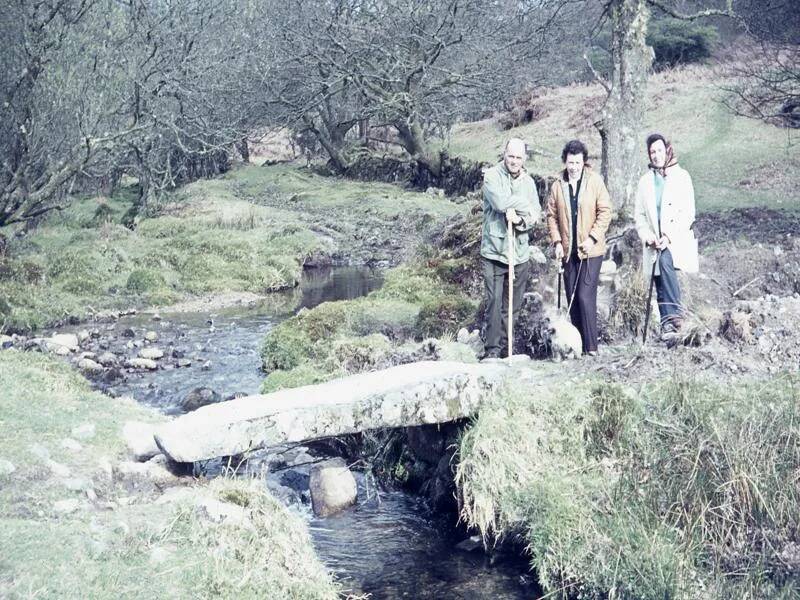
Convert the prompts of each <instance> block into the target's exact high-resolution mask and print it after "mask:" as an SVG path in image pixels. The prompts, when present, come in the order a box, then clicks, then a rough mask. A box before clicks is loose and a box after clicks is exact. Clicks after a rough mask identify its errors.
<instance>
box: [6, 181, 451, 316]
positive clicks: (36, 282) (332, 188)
mask: <svg viewBox="0 0 800 600" xmlns="http://www.w3.org/2000/svg"><path fill="white" fill-rule="evenodd" d="M132 202H133V192H132V189H131V188H124V189H122V190H121V191H120V192H119V193H118V194H117V195H116V196H114V197H113V198H86V197H80V198H75V199H73V201H72V203H71V204H70V205H69V207H68V208H67V209H65V210H64V211H61V212H58V213H54V214H52V215H50V216H49V218H48V219H46V220H45V221H44V222H43V223H42V224H41V225H40V226H39V227H38V228H37V229H36V230H34V231H33V232H31V233H29V234H27V235H25V236H23V237H22V238H19V239H17V238H12V243H11V248H10V252H9V255H8V256H7V257H6V258H3V259H0V299H2V300H4V301H5V302H6V303H7V304H8V305H9V307H7V308H6V307H5V305H2V306H0V329H2V328H3V327H5V328H7V329H20V330H27V331H29V330H36V329H38V328H41V327H43V326H44V325H46V324H48V323H51V322H54V321H57V320H59V319H62V318H64V317H65V316H69V315H75V316H78V317H85V316H87V315H89V314H91V313H92V312H94V311H97V310H101V309H114V308H127V307H130V306H132V305H133V306H151V305H155V306H163V305H168V304H172V303H174V302H176V301H179V300H182V299H186V298H188V297H193V296H207V295H212V294H216V293H219V292H226V291H234V292H235V291H245V292H254V293H258V294H265V293H268V292H270V291H274V290H278V289H284V288H286V287H291V286H294V285H296V283H297V282H298V281H299V278H300V275H301V268H302V264H303V263H304V262H305V260H306V259H307V257H309V256H310V255H312V254H315V253H319V252H328V253H331V252H334V251H337V250H339V251H341V250H345V251H346V250H347V249H349V248H350V247H352V246H353V244H354V242H353V240H354V239H355V238H356V236H361V235H363V234H364V232H371V233H374V232H376V231H380V230H383V231H388V232H391V229H392V228H394V227H395V226H396V223H398V222H400V219H403V223H405V224H406V225H407V224H409V223H411V224H414V226H416V227H417V228H418V229H419V230H420V231H422V230H423V229H425V228H426V227H428V226H429V225H430V224H431V223H433V222H435V221H438V220H439V219H441V218H443V217H445V216H449V215H452V214H455V213H457V212H459V211H461V210H463V207H460V206H459V205H456V204H453V203H451V202H449V201H448V200H447V199H442V198H438V197H432V196H430V195H426V194H419V193H412V192H406V191H403V190H401V189H399V188H398V187H396V186H392V185H388V184H375V185H373V184H366V183H360V182H349V181H345V180H340V179H335V178H326V177H321V176H319V175H314V174H312V173H310V172H309V171H307V170H303V169H299V168H297V167H293V166H275V167H257V166H246V167H241V168H238V169H236V170H234V171H232V172H230V173H228V174H226V175H225V176H224V177H220V178H217V179H211V180H203V181H197V182H194V183H192V184H190V185H187V186H185V187H183V188H181V189H179V190H177V191H176V192H174V193H173V194H170V195H168V196H166V197H165V198H164V199H163V200H161V201H160V202H159V203H158V204H157V205H155V206H152V207H150V209H149V210H148V215H149V216H143V217H141V218H140V219H139V220H138V222H137V224H136V228H135V229H134V230H133V231H131V230H130V229H127V228H126V227H124V226H122V225H121V224H120V222H121V220H122V216H123V215H124V214H125V213H126V212H127V211H128V209H129V208H130V206H131V204H132Z"/></svg>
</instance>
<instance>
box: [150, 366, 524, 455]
mask: <svg viewBox="0 0 800 600" xmlns="http://www.w3.org/2000/svg"><path fill="white" fill-rule="evenodd" d="M517 358H520V359H523V360H524V359H526V358H527V357H523V356H520V357H514V359H512V362H511V364H510V365H509V364H508V363H507V362H506V361H502V362H500V361H498V362H491V363H480V364H468V363H460V362H448V361H441V362H439V361H424V362H417V363H410V364H405V365H400V366H397V367H391V368H389V369H384V370H382V371H375V372H371V373H361V374H358V375H350V376H347V377H343V378H341V379H336V380H333V381H329V382H327V383H321V384H317V385H308V386H304V387H299V388H291V389H285V390H280V391H277V392H273V393H271V394H258V395H253V396H245V397H243V398H237V399H234V400H228V401H226V402H221V403H219V404H212V405H209V406H204V407H202V408H199V409H198V410H196V411H194V412H191V413H188V414H185V415H182V416H180V417H177V418H175V419H174V420H172V421H170V422H168V423H165V424H164V425H162V426H160V427H159V428H158V431H157V432H156V433H155V441H156V443H157V444H158V447H159V448H160V449H161V451H162V452H164V454H165V455H166V456H167V457H169V458H170V459H172V460H173V461H176V462H194V461H199V460H208V459H211V458H217V457H220V456H232V455H236V454H241V453H244V452H248V451H251V450H256V449H259V448H266V447H270V446H277V445H281V444H285V443H288V442H305V441H310V440H314V439H318V438H323V437H331V436H338V435H344V434H348V433H356V432H360V431H366V430H369V429H383V428H394V427H407V426H413V425H428V424H434V423H446V422H449V421H454V420H457V419H462V418H465V417H469V416H472V415H474V414H476V412H477V411H478V409H479V408H480V407H481V406H482V405H484V404H486V403H488V402H491V401H492V399H493V398H495V397H496V392H497V390H498V388H499V386H500V385H502V383H503V381H505V380H506V378H507V377H509V376H511V375H512V374H513V373H515V372H517V370H516V369H514V365H515V364H516V360H515V359H517Z"/></svg>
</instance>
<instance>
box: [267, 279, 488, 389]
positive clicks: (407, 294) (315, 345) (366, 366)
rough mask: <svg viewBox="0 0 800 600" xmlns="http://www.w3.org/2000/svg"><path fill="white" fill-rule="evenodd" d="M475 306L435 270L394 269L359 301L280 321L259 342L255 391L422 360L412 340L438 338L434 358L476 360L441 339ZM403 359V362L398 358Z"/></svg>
mask: <svg viewBox="0 0 800 600" xmlns="http://www.w3.org/2000/svg"><path fill="white" fill-rule="evenodd" d="M477 308H478V305H477V302H475V301H474V300H472V299H470V298H468V297H466V296H464V295H463V294H462V293H461V291H460V290H459V289H458V288H457V287H456V286H454V285H453V284H452V283H450V282H447V281H445V280H443V279H442V278H441V277H440V276H439V275H438V274H437V272H436V271H435V270H434V269H431V268H427V267H425V266H417V267H410V266H407V267H399V268H396V269H392V270H390V271H388V272H387V274H386V280H385V282H384V284H383V286H382V287H381V288H380V289H379V290H376V291H374V292H372V293H370V294H369V295H368V296H366V297H365V298H359V299H356V300H344V301H339V302H326V303H324V304H321V305H320V306H317V307H315V308H313V309H310V310H304V311H302V312H300V313H299V314H297V315H295V316H293V317H291V318H289V319H287V320H286V321H283V322H282V323H280V324H279V325H278V326H276V327H275V328H274V329H272V330H271V331H270V332H269V333H268V334H267V336H266V337H265V339H264V343H263V345H262V348H261V356H262V361H263V366H264V370H265V371H267V373H268V375H267V378H266V379H265V380H264V382H263V384H262V388H261V391H262V392H263V393H268V392H272V391H276V390H279V389H282V388H288V387H298V386H302V385H309V384H312V383H320V382H323V381H328V380H330V379H333V378H335V377H342V376H345V375H348V374H352V373H359V372H362V371H369V370H375V369H378V368H383V367H387V366H391V365H392V364H398V360H403V361H404V362H411V361H412V360H413V359H414V358H412V357H414V355H415V354H416V357H415V359H416V360H424V359H425V358H427V357H426V356H425V354H424V350H423V351H420V344H418V343H415V340H416V341H420V340H422V338H425V337H444V338H445V341H444V342H439V343H438V345H439V356H440V358H445V359H446V358H450V359H458V360H466V361H475V360H476V358H475V356H474V354H470V353H469V352H464V348H463V347H459V346H458V345H456V344H451V343H449V342H447V341H446V340H448V339H452V336H453V335H454V334H455V332H456V331H457V330H458V328H459V327H460V326H462V325H465V324H467V323H469V322H471V321H472V320H473V318H474V316H475V313H476V311H477ZM403 355H406V356H407V358H406V359H401V357H402V356H403Z"/></svg>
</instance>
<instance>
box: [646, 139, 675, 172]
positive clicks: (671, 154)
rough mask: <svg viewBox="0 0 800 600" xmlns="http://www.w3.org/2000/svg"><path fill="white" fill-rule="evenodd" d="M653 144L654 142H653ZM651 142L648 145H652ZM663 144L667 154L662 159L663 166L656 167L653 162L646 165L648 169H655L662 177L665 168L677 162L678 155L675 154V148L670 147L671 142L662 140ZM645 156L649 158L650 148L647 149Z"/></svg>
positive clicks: (665, 170)
mask: <svg viewBox="0 0 800 600" xmlns="http://www.w3.org/2000/svg"><path fill="white" fill-rule="evenodd" d="M653 144H655V142H653ZM653 144H650V145H651V146H652V145H653ZM664 145H665V146H666V148H667V156H666V157H665V159H664V166H663V167H657V166H655V165H654V164H653V163H648V165H647V166H648V167H649V168H650V169H653V171H655V172H656V173H658V174H659V175H661V176H662V177H666V176H667V169H669V168H670V167H674V166H675V165H677V164H678V157H677V156H676V155H675V150H674V149H673V148H672V144H671V143H670V142H668V141H666V140H664ZM647 158H650V148H648V149H647Z"/></svg>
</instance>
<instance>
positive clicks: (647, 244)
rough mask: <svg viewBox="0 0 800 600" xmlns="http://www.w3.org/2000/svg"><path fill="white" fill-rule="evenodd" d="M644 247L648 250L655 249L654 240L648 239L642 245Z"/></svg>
mask: <svg viewBox="0 0 800 600" xmlns="http://www.w3.org/2000/svg"><path fill="white" fill-rule="evenodd" d="M644 245H645V246H647V247H648V248H655V247H656V238H648V239H647V241H646V242H645V243H644Z"/></svg>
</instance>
